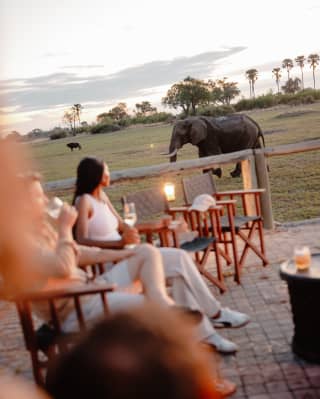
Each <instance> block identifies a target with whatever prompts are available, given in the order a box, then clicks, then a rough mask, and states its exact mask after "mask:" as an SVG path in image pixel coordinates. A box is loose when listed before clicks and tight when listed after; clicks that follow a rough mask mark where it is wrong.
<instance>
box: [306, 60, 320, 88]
mask: <svg viewBox="0 0 320 399" xmlns="http://www.w3.org/2000/svg"><path fill="white" fill-rule="evenodd" d="M319 60H320V57H319V55H318V54H310V55H309V56H308V63H309V64H310V68H312V76H313V88H314V89H315V88H316V78H315V73H314V72H315V69H316V68H317V65H319Z"/></svg>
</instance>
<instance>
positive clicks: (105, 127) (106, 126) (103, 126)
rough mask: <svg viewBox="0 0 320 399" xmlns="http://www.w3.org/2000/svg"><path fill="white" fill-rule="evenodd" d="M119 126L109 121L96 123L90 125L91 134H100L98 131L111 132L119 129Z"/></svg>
mask: <svg viewBox="0 0 320 399" xmlns="http://www.w3.org/2000/svg"><path fill="white" fill-rule="evenodd" d="M120 129H121V127H120V126H119V125H115V124H110V123H98V124H97V125H95V126H92V127H91V130H90V133H91V134H100V133H111V132H116V131H118V130H120Z"/></svg>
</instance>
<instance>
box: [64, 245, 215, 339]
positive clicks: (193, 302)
mask: <svg viewBox="0 0 320 399" xmlns="http://www.w3.org/2000/svg"><path fill="white" fill-rule="evenodd" d="M160 253H161V256H162V261H163V267H164V274H165V277H166V279H167V281H168V282H169V284H170V285H171V287H172V297H173V299H174V301H175V302H176V303H177V304H178V305H180V306H185V307H188V308H190V309H196V310H200V311H201V312H203V313H204V318H203V321H202V322H201V323H200V325H199V330H198V335H199V339H201V340H203V339H205V338H207V337H209V336H210V335H211V334H212V333H213V331H214V329H213V327H212V324H211V322H210V321H209V317H212V316H213V315H215V314H216V313H218V311H219V310H220V308H221V305H220V303H219V302H218V301H217V300H216V299H215V297H214V296H213V294H212V293H211V292H210V290H209V288H208V286H207V285H206V283H205V282H204V281H203V278H202V277H201V275H200V273H199V271H198V269H197V267H196V265H195V264H194V262H193V260H192V259H191V257H190V256H189V255H188V253H187V252H185V251H183V250H181V249H176V248H160ZM100 279H103V280H104V281H107V282H111V283H116V284H117V285H118V286H119V287H126V286H128V285H130V284H131V283H132V282H133V281H132V278H131V277H130V273H128V262H127V261H126V260H124V261H122V262H119V263H118V264H116V265H115V266H114V267H112V268H111V269H110V270H107V271H106V272H105V273H104V274H103V275H102V276H100ZM143 301H144V296H143V295H142V294H129V293H126V292H112V293H109V294H108V305H109V308H110V311H111V312H116V311H119V310H124V309H128V308H130V307H133V306H138V305H140V304H142V303H143ZM83 311H84V314H85V318H86V320H89V321H90V320H94V319H96V318H97V317H99V316H101V315H102V314H103V307H102V303H101V299H100V297H99V296H93V297H92V298H90V299H89V300H88V301H87V302H86V303H85V304H84V305H83ZM63 327H64V329H65V330H66V331H73V330H75V329H76V328H77V319H76V314H75V312H72V313H71V314H70V315H69V316H68V318H67V319H66V321H65V322H64V325H63Z"/></svg>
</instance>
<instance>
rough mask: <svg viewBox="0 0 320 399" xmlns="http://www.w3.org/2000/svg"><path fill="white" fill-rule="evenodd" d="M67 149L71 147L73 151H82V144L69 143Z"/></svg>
mask: <svg viewBox="0 0 320 399" xmlns="http://www.w3.org/2000/svg"><path fill="white" fill-rule="evenodd" d="M67 147H69V148H70V150H71V151H73V149H74V148H78V149H79V150H81V145H80V143H77V142H74V143H68V144H67Z"/></svg>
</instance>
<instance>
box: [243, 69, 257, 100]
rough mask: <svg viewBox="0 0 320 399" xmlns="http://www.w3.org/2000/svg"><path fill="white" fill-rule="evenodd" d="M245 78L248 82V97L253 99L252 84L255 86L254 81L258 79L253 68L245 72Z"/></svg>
mask: <svg viewBox="0 0 320 399" xmlns="http://www.w3.org/2000/svg"><path fill="white" fill-rule="evenodd" d="M246 78H247V79H248V80H249V86H250V97H253V98H255V92H254V84H255V82H256V80H257V79H258V71H257V70H256V69H254V68H252V69H248V70H247V71H246Z"/></svg>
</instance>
